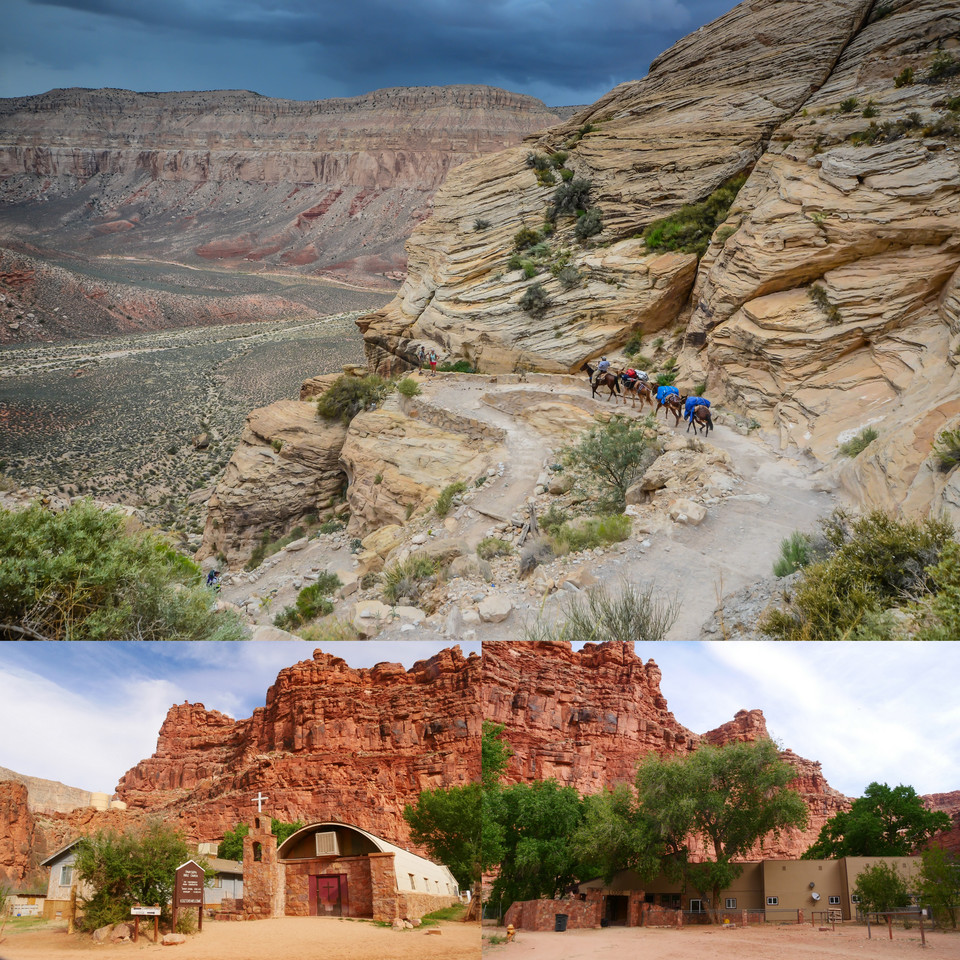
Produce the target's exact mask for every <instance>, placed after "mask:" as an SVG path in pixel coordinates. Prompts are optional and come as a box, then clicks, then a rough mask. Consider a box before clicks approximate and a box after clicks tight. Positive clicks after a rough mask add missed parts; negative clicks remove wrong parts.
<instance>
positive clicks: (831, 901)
mask: <svg viewBox="0 0 960 960" xmlns="http://www.w3.org/2000/svg"><path fill="white" fill-rule="evenodd" d="M827 902H828V903H829V904H830V905H831V906H839V905H840V898H839V897H827Z"/></svg>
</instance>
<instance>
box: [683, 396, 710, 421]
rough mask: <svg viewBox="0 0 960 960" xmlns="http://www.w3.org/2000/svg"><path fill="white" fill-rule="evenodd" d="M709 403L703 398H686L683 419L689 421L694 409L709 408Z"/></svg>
mask: <svg viewBox="0 0 960 960" xmlns="http://www.w3.org/2000/svg"><path fill="white" fill-rule="evenodd" d="M709 406H710V401H709V400H707V399H706V398H705V397H687V402H686V403H685V404H684V405H683V419H684V420H689V419H690V415H691V414H692V413H693V408H694V407H709Z"/></svg>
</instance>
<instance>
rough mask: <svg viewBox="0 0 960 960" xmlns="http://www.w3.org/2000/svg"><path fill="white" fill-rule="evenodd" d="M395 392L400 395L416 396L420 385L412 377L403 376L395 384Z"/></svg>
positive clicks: (418, 393)
mask: <svg viewBox="0 0 960 960" xmlns="http://www.w3.org/2000/svg"><path fill="white" fill-rule="evenodd" d="M397 392H398V393H399V394H400V396H401V397H417V396H419V395H420V385H419V384H418V383H417V381H416V380H414V379H413V377H404V378H403V379H402V380H401V381H400V382H399V383H398V384H397Z"/></svg>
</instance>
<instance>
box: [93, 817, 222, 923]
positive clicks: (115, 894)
mask: <svg viewBox="0 0 960 960" xmlns="http://www.w3.org/2000/svg"><path fill="white" fill-rule="evenodd" d="M76 849H77V852H76V860H75V863H74V867H75V869H76V871H77V878H78V879H79V880H80V881H81V882H82V883H84V884H89V885H90V887H91V888H92V889H93V891H94V892H93V893H92V894H91V895H90V896H89V897H88V898H86V899H84V900H83V901H82V905H83V920H82V921H81V923H82V925H83V928H84V929H85V930H96V929H97V927H101V926H103V925H104V924H107V923H118V922H119V921H121V920H126V919H127V918H128V917H129V916H130V907H131V906H132V905H133V904H135V903H143V904H157V903H159V904H160V906H161V907H162V908H163V911H164V916H166V913H167V907H168V904H169V902H170V900H171V898H172V897H173V887H174V881H175V875H176V871H177V867H179V866H180V865H181V864H182V863H185V862H186V861H187V860H191V859H192V860H196V861H197V863H199V864H200V866H202V867H205V866H206V865H205V863H204V862H203V861H202V860H201V859H199V858H198V857H197V856H196V854H195V853H194V852H193V851H192V850H191V849H190V847H189V846H188V845H187V842H186V839H185V838H184V836H183V834H182V833H181V832H180V831H178V830H174V829H172V828H171V827H169V826H168V825H167V824H165V823H164V822H163V821H162V820H156V819H151V820H148V821H147V822H146V823H144V824H142V825H140V826H138V827H134V828H131V829H129V830H127V831H126V832H124V833H116V832H114V831H109V830H107V831H100V832H99V833H97V834H95V835H93V836H91V837H84V839H82V840H81V841H80V842H79V843H78V844H77V848H76Z"/></svg>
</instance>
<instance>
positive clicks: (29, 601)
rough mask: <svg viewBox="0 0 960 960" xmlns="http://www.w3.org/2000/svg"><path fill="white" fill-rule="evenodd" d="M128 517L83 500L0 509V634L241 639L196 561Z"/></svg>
mask: <svg viewBox="0 0 960 960" xmlns="http://www.w3.org/2000/svg"><path fill="white" fill-rule="evenodd" d="M124 522H125V518H124V517H123V515H122V514H120V512H119V511H116V510H102V509H100V508H99V507H97V506H96V505H94V504H93V503H92V502H91V501H89V500H85V501H81V502H79V503H75V504H73V505H72V506H70V507H68V508H67V509H66V510H63V511H61V512H60V513H54V512H53V511H52V510H48V509H46V508H45V507H43V506H42V505H40V504H39V503H37V504H34V505H33V506H31V507H29V508H28V509H26V510H18V511H10V510H0V543H2V544H3V545H4V547H3V555H2V557H0V638H5V639H11V640H17V639H24V638H29V639H34V640H44V639H47V640H239V639H242V637H243V635H244V630H243V627H242V625H241V624H240V621H239V619H238V618H237V617H236V616H235V615H234V614H231V613H227V612H226V611H216V610H214V602H215V597H214V595H213V593H212V592H211V591H210V590H208V589H207V588H206V587H205V586H204V584H203V578H202V576H201V571H200V568H199V567H198V566H197V565H196V564H195V563H194V562H193V561H192V560H190V559H188V558H187V557H185V556H183V555H182V554H180V553H178V552H177V551H176V550H174V548H173V547H172V546H171V545H170V544H169V543H168V542H167V541H166V540H164V539H163V538H162V537H160V536H159V535H157V534H154V533H148V532H144V533H139V534H134V535H130V534H127V533H125V532H124Z"/></svg>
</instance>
